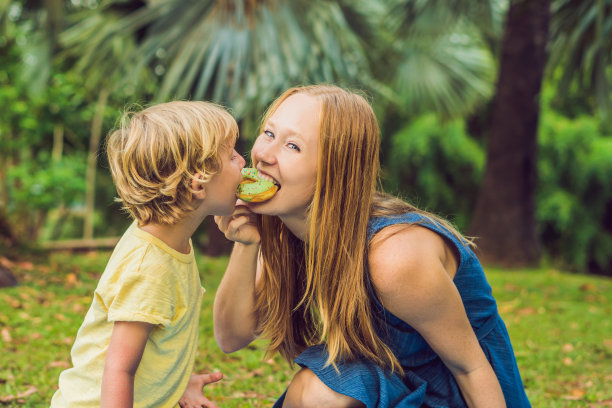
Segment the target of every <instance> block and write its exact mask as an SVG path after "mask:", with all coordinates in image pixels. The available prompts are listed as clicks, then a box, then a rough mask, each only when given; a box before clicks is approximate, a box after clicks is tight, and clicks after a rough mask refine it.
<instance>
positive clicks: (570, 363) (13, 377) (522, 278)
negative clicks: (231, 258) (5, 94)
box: [0, 252, 612, 408]
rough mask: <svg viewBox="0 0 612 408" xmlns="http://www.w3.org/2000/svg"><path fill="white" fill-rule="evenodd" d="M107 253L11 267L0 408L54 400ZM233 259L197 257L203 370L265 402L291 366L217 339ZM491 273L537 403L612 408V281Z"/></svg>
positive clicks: (236, 403)
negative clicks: (215, 317) (220, 289)
mask: <svg viewBox="0 0 612 408" xmlns="http://www.w3.org/2000/svg"><path fill="white" fill-rule="evenodd" d="M108 256H109V253H104V252H102V253H93V252H92V253H88V254H76V255H75V254H68V253H55V254H52V255H50V256H49V257H48V258H46V259H40V260H37V261H35V262H34V263H28V262H21V263H17V264H16V265H13V266H12V268H13V269H14V272H15V273H16V274H17V275H18V278H19V280H20V282H21V284H20V285H19V286H17V287H13V288H4V289H0V355H1V358H0V401H3V400H4V401H6V402H0V406H8V407H11V406H19V407H46V406H48V402H49V400H50V398H51V396H52V395H53V393H54V391H55V389H56V387H57V378H58V376H59V373H60V372H61V371H62V370H63V369H65V368H66V367H68V366H69V365H70V348H71V346H72V343H73V341H74V338H75V335H76V332H77V330H78V328H79V326H80V324H81V322H82V319H83V317H84V315H85V312H86V311H87V308H88V307H89V304H90V302H91V296H92V292H93V289H94V288H95V285H96V282H97V279H98V277H99V274H100V273H101V271H102V270H103V269H104V266H105V264H106V261H107V259H108ZM226 262H227V259H226V258H219V259H216V258H206V257H199V259H198V265H199V267H200V270H201V276H202V282H203V285H204V287H206V289H207V293H206V294H205V296H204V303H203V307H202V315H201V322H200V338H199V354H198V357H197V360H196V371H197V372H205V371H214V370H220V371H222V372H223V373H224V375H225V378H224V379H223V380H222V381H221V382H220V383H219V384H215V385H211V386H207V387H206V388H205V393H206V395H207V396H209V397H210V398H211V399H213V400H214V401H216V402H217V404H218V405H219V406H222V407H268V406H271V405H272V403H273V401H274V400H275V398H276V397H277V396H278V395H280V394H281V393H282V391H283V390H284V389H285V387H286V385H287V384H288V382H289V380H290V378H291V376H292V373H293V372H294V370H292V369H291V368H290V367H289V366H288V364H287V363H286V362H284V361H283V360H282V359H280V358H279V356H274V357H272V358H267V357H264V355H265V345H266V343H265V341H261V340H258V341H256V342H254V343H253V344H252V345H250V346H249V347H247V348H246V349H244V350H241V351H239V352H236V353H232V354H227V355H226V354H224V353H223V352H221V351H220V350H219V348H218V347H217V345H216V343H215V341H214V338H213V326H212V303H213V299H214V294H215V289H216V287H217V285H218V283H219V280H220V279H221V276H222V274H223V271H224V269H225V264H226ZM487 275H488V278H489V281H490V282H491V284H492V286H493V290H494V294H495V296H496V298H497V300H498V303H499V308H500V312H501V315H502V317H503V318H504V320H505V322H506V324H507V326H508V330H509V332H510V336H511V338H512V342H513V345H514V348H515V352H516V356H517V360H518V364H519V367H520V369H521V374H522V376H523V380H524V382H525V386H526V389H527V394H528V396H529V398H530V399H531V402H532V404H533V406H534V407H546V408H548V407H604V406H606V407H610V406H612V363H611V362H612V324H611V323H610V316H611V315H612V305H611V303H610V299H612V280H610V279H606V278H601V277H593V276H584V275H571V274H566V273H561V272H559V271H555V270H516V271H507V270H499V269H492V268H491V269H488V272H487ZM23 394H25V395H24V396H22V397H19V398H11V396H12V397H15V396H18V395H23Z"/></svg>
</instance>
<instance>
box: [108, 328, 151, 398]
mask: <svg viewBox="0 0 612 408" xmlns="http://www.w3.org/2000/svg"><path fill="white" fill-rule="evenodd" d="M152 328H153V325H152V324H150V323H143V322H115V325H114V327H113V334H112V335H111V339H110V344H109V345H108V351H107V352H106V363H105V365H104V374H103V375H102V397H101V401H100V404H101V407H102V408H106V407H117V408H118V407H130V408H131V407H132V406H133V404H134V375H135V374H136V370H137V369H138V365H139V364H140V359H141V358H142V353H143V352H144V349H145V345H146V344H147V339H148V338H149V333H150V332H151V329H152Z"/></svg>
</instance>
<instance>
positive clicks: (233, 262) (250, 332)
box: [213, 243, 259, 353]
mask: <svg viewBox="0 0 612 408" xmlns="http://www.w3.org/2000/svg"><path fill="white" fill-rule="evenodd" d="M258 254H259V244H251V245H244V244H240V243H236V244H234V249H233V250H232V255H231V256H230V260H229V263H228V265H227V269H226V271H225V275H224V276H223V279H222V280H221V283H220V284H219V288H218V289H217V294H216V296H215V304H214V310H213V316H214V326H215V339H216V340H217V344H218V345H219V347H220V348H221V349H222V350H223V351H224V352H226V353H231V352H233V351H236V350H240V349H241V348H243V347H245V346H246V345H248V344H249V343H250V342H252V341H253V340H254V339H255V337H256V328H257V316H256V314H255V282H256V271H257V257H258Z"/></svg>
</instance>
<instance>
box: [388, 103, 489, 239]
mask: <svg viewBox="0 0 612 408" xmlns="http://www.w3.org/2000/svg"><path fill="white" fill-rule="evenodd" d="M391 143H392V147H391V154H390V157H389V161H388V164H387V166H386V167H385V173H384V179H385V187H386V189H387V190H388V191H389V192H397V193H399V194H400V195H402V196H405V197H408V198H409V200H411V201H414V202H415V204H416V205H417V206H418V207H423V208H426V209H429V210H431V211H433V212H435V213H439V214H442V215H445V216H447V217H450V218H452V219H453V221H454V222H455V223H456V224H457V226H459V227H460V228H461V229H464V228H465V227H466V226H467V221H468V219H469V216H470V213H471V210H472V208H473V206H474V199H475V197H476V192H477V190H478V185H479V182H480V179H481V177H482V171H483V167H484V151H483V149H482V147H481V146H479V145H478V144H477V143H476V142H475V141H474V140H473V139H472V138H470V136H469V135H468V134H467V132H466V131H465V126H464V124H463V121H462V120H454V121H451V122H441V121H440V120H439V118H438V117H436V116H435V115H433V114H428V115H424V116H421V117H419V118H417V119H415V120H414V121H413V122H412V123H410V124H409V125H407V126H406V127H404V128H403V129H402V130H400V131H399V132H397V133H396V134H394V135H392V142H391Z"/></svg>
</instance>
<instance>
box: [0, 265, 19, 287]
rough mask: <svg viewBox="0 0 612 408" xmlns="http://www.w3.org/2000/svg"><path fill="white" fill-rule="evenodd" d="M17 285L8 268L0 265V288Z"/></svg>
mask: <svg viewBox="0 0 612 408" xmlns="http://www.w3.org/2000/svg"><path fill="white" fill-rule="evenodd" d="M15 285H17V278H15V275H13V273H12V272H11V270H10V269H8V268H5V267H4V266H2V265H0V288H6V287H8V286H15Z"/></svg>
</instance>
